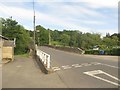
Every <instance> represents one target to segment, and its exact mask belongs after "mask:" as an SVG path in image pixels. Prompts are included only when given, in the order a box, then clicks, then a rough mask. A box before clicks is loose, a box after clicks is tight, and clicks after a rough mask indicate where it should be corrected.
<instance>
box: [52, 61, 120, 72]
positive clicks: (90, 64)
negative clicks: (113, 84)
mask: <svg viewBox="0 0 120 90" xmlns="http://www.w3.org/2000/svg"><path fill="white" fill-rule="evenodd" d="M95 65H104V66H108V67H112V68H117V69H120V68H119V67H116V66H112V65H108V64H104V63H99V62H89V63H81V64H72V65H64V66H60V67H52V69H53V71H59V70H65V69H70V68H82V67H89V66H95Z"/></svg>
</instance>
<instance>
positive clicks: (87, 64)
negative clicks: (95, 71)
mask: <svg viewBox="0 0 120 90" xmlns="http://www.w3.org/2000/svg"><path fill="white" fill-rule="evenodd" d="M81 65H82V66H91V64H90V63H82V64H81Z"/></svg>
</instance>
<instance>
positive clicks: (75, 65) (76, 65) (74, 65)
mask: <svg viewBox="0 0 120 90" xmlns="http://www.w3.org/2000/svg"><path fill="white" fill-rule="evenodd" d="M72 66H73V67H75V68H78V67H82V65H79V64H73V65H72Z"/></svg>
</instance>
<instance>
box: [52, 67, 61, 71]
mask: <svg viewBox="0 0 120 90" xmlns="http://www.w3.org/2000/svg"><path fill="white" fill-rule="evenodd" d="M52 69H53V71H58V70H61V69H60V68H59V67H52Z"/></svg>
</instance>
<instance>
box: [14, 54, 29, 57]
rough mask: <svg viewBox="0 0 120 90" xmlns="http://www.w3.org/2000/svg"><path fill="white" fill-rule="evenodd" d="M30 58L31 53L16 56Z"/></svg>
mask: <svg viewBox="0 0 120 90" xmlns="http://www.w3.org/2000/svg"><path fill="white" fill-rule="evenodd" d="M29 56H30V55H29V53H26V54H20V55H15V57H26V58H28V57H29Z"/></svg>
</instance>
